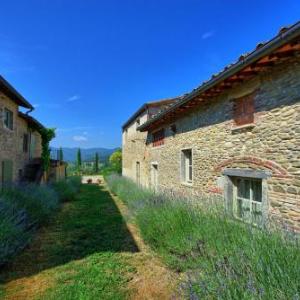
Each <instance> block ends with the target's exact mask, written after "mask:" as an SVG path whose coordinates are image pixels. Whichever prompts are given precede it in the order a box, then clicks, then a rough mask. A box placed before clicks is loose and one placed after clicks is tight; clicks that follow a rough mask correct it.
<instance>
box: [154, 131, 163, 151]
mask: <svg viewBox="0 0 300 300" xmlns="http://www.w3.org/2000/svg"><path fill="white" fill-rule="evenodd" d="M152 136H153V147H157V146H162V145H163V144H164V143H165V130H164V129H160V130H158V131H156V132H154V133H153V134H152Z"/></svg>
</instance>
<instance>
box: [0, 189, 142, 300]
mask: <svg viewBox="0 0 300 300" xmlns="http://www.w3.org/2000/svg"><path fill="white" fill-rule="evenodd" d="M137 251H138V249H137V246H136V245H135V242H134V240H133V238H132V236H131V234H130V232H129V231H128V229H127V227H126V223H125V222H124V220H123V217H122V215H121V214H120V212H119V210H118V208H117V207H116V205H115V203H114V202H113V200H112V198H111V196H110V195H109V193H108V192H107V191H105V190H104V189H103V188H102V187H99V186H95V185H84V186H82V188H81V192H80V193H79V194H78V196H77V197H76V199H75V200H73V201H71V202H69V203H66V204H65V205H64V207H63V209H62V210H61V212H60V213H59V214H58V215H57V216H56V217H55V218H53V220H52V221H51V222H50V224H49V225H48V226H46V227H45V228H43V229H41V230H40V233H39V234H38V235H37V237H36V238H35V240H34V241H33V242H32V244H31V246H30V247H29V248H28V249H26V250H25V251H24V252H23V253H22V254H21V255H19V256H18V257H17V258H16V260H15V261H14V262H13V263H12V264H11V265H9V266H7V267H6V268H5V269H3V270H1V271H0V281H1V283H2V292H1V291H0V297H1V296H2V297H4V298H6V299H16V298H18V299H124V298H127V297H128V293H129V291H128V288H127V284H128V281H129V280H130V279H131V278H132V276H133V274H134V272H135V268H134V267H133V266H132V265H131V264H130V261H129V256H128V253H135V252H137Z"/></svg>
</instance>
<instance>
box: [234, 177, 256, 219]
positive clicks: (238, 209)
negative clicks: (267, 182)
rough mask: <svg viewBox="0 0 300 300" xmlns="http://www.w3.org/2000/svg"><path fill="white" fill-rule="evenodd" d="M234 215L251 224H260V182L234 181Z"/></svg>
mask: <svg viewBox="0 0 300 300" xmlns="http://www.w3.org/2000/svg"><path fill="white" fill-rule="evenodd" d="M235 187H236V191H235V197H234V198H235V199H234V205H233V209H234V214H235V216H236V217H237V218H239V219H241V220H243V221H245V222H247V223H253V224H261V223H262V181H261V180H260V179H252V178H236V179H235Z"/></svg>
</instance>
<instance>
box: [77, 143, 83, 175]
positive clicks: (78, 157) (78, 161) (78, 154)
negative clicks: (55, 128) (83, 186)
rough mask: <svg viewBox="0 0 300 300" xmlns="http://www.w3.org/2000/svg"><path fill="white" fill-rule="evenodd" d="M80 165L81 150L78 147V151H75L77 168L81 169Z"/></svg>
mask: <svg viewBox="0 0 300 300" xmlns="http://www.w3.org/2000/svg"><path fill="white" fill-rule="evenodd" d="M81 165H82V162H81V150H80V148H78V151H77V168H78V170H81Z"/></svg>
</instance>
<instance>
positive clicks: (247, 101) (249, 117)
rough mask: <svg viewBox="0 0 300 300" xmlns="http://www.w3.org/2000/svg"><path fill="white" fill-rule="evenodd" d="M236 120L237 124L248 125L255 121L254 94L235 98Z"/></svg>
mask: <svg viewBox="0 0 300 300" xmlns="http://www.w3.org/2000/svg"><path fill="white" fill-rule="evenodd" d="M234 122H235V124H236V125H246V124H251V123H253V122H254V94H251V95H248V96H245V97H242V98H238V99H235V101H234Z"/></svg>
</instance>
